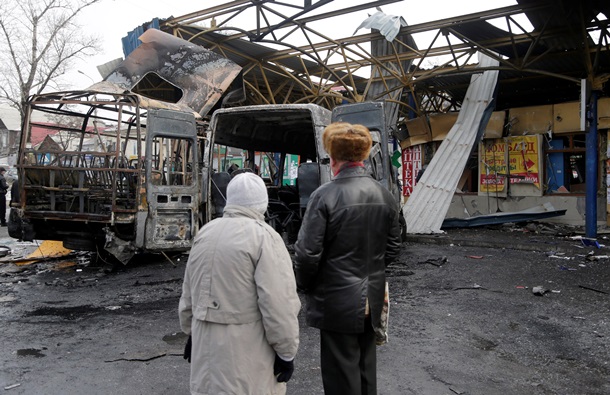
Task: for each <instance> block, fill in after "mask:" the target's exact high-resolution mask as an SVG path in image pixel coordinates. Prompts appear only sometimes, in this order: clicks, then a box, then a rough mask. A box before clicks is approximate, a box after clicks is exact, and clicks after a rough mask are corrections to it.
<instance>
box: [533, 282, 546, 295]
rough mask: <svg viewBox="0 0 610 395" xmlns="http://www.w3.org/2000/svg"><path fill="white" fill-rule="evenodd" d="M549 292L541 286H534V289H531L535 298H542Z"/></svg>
mask: <svg viewBox="0 0 610 395" xmlns="http://www.w3.org/2000/svg"><path fill="white" fill-rule="evenodd" d="M547 292H549V290H548V289H547V288H544V287H543V286H540V285H538V286H535V287H534V288H532V293H533V294H534V295H537V296H544V294H545V293H547Z"/></svg>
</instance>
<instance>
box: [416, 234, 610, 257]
mask: <svg viewBox="0 0 610 395" xmlns="http://www.w3.org/2000/svg"><path fill="white" fill-rule="evenodd" d="M406 242H407V243H421V244H433V245H449V244H454V245H457V246H462V247H481V248H495V249H504V248H506V249H512V250H521V251H535V252H562V253H566V254H572V255H576V254H582V255H586V254H587V253H588V252H589V251H596V250H598V249H595V248H593V247H584V248H580V247H579V246H578V245H576V242H574V245H571V244H566V243H568V242H567V241H564V240H556V241H555V242H553V243H551V242H549V243H548V244H546V243H540V242H537V243H536V242H532V243H524V242H522V241H518V242H511V241H501V240H482V239H467V238H459V237H452V236H449V235H415V234H411V235H407V240H406ZM599 251H601V250H599Z"/></svg>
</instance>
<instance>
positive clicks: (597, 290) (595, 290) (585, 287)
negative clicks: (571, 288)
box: [579, 285, 608, 295]
mask: <svg viewBox="0 0 610 395" xmlns="http://www.w3.org/2000/svg"><path fill="white" fill-rule="evenodd" d="M579 287H580V288H582V289H588V290H589V291H594V292H599V293H600V294H606V295H607V294H608V292H606V291H602V290H601V289H596V288H591V287H587V286H586V285H579Z"/></svg>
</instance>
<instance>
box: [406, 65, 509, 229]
mask: <svg viewBox="0 0 610 395" xmlns="http://www.w3.org/2000/svg"><path fill="white" fill-rule="evenodd" d="M479 59H480V61H479V67H481V68H490V67H497V66H498V64H499V63H498V61H497V60H494V59H492V58H490V57H489V56H486V55H483V54H479ZM497 81H498V71H497V70H488V71H484V72H483V73H481V74H479V73H477V74H474V75H473V76H472V77H471V80H470V86H469V87H468V91H467V92H466V97H465V98H464V102H463V105H462V108H461V110H460V113H459V115H458V118H457V121H456V122H455V125H453V127H452V128H451V130H450V131H449V134H448V135H447V138H446V139H445V140H444V141H443V143H442V144H441V146H440V147H439V149H438V151H437V152H436V154H435V155H434V157H433V158H432V160H431V161H430V164H429V165H428V167H427V169H426V171H425V172H424V174H423V176H422V178H421V179H420V181H419V182H418V183H417V185H416V186H415V188H414V190H413V194H412V195H411V197H410V198H409V200H407V203H406V204H405V207H404V209H403V211H404V213H405V220H406V221H407V231H408V232H409V233H439V232H441V225H442V224H443V220H444V218H445V215H446V214H447V211H448V210H449V204H450V203H451V199H452V197H453V194H454V192H455V188H456V187H457V184H458V181H459V179H460V177H461V176H462V172H463V171H464V166H465V165H466V161H467V160H468V156H469V154H470V152H471V151H472V148H473V146H474V144H475V143H476V141H477V135H478V131H479V129H480V124H481V121H482V119H483V117H484V113H485V112H486V110H487V109H488V107H489V104H490V102H491V100H492V98H493V94H494V90H495V87H496V83H497Z"/></svg>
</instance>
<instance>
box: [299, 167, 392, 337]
mask: <svg viewBox="0 0 610 395" xmlns="http://www.w3.org/2000/svg"><path fill="white" fill-rule="evenodd" d="M398 215H399V210H398V204H397V203H396V201H395V200H394V198H393V197H392V195H391V194H390V192H389V191H388V190H387V189H385V188H384V187H383V186H381V185H380V184H379V183H378V182H377V181H375V180H374V179H373V178H372V177H370V176H369V175H368V174H365V170H364V169H363V168H362V167H349V168H344V169H343V170H341V171H340V172H339V174H338V175H337V178H335V180H334V181H332V182H329V183H327V184H324V185H322V186H321V187H320V188H318V189H317V190H316V191H315V192H314V193H313V194H312V195H311V198H310V200H309V203H308V205H307V210H306V211H305V217H304V218H303V224H302V226H301V229H300V231H299V237H298V240H297V242H296V244H295V251H296V259H295V274H296V279H297V286H298V288H299V289H301V290H303V291H305V292H306V293H307V323H308V325H310V326H313V327H316V328H320V329H324V330H329V331H335V332H342V333H361V332H363V331H364V318H365V305H366V298H367V297H368V299H369V306H370V312H371V319H372V323H373V326H374V327H377V326H378V324H379V320H380V317H381V309H382V306H383V298H384V286H385V267H386V265H388V264H389V263H390V262H392V261H393V260H394V259H395V258H396V257H397V256H398V254H399V252H400V243H401V239H400V226H399V224H398Z"/></svg>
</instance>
